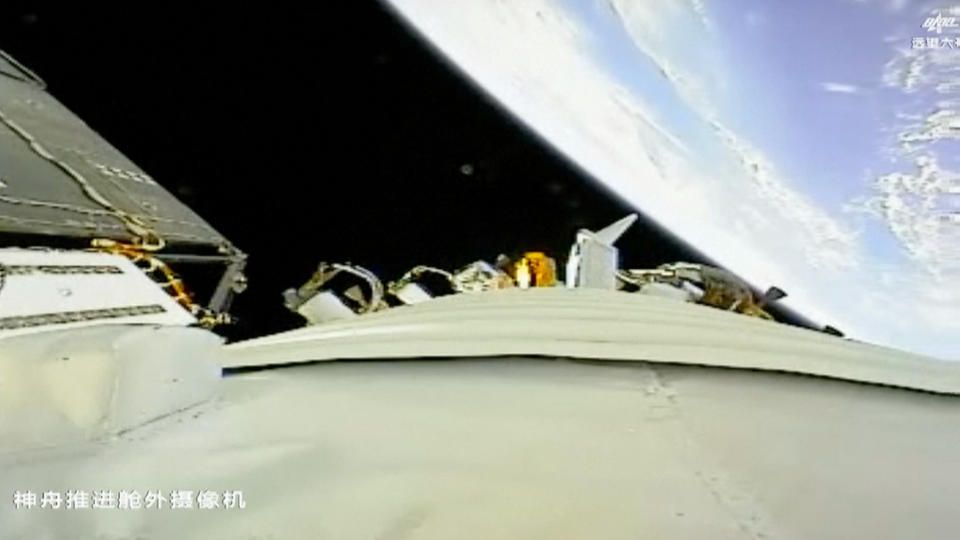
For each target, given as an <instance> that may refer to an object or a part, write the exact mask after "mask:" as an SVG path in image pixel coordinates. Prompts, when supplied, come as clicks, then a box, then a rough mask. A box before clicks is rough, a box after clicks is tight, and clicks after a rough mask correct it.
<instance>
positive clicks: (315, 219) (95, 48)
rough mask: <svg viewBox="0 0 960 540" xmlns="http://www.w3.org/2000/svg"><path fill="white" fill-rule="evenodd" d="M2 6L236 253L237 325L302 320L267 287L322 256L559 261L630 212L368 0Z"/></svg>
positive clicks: (653, 244)
mask: <svg viewBox="0 0 960 540" xmlns="http://www.w3.org/2000/svg"><path fill="white" fill-rule="evenodd" d="M143 5H147V4H143ZM151 5H152V4H151ZM318 6H319V5H318ZM0 13H2V17H0V48H2V49H4V50H6V51H7V52H9V53H10V54H12V55H13V56H15V57H16V58H17V59H19V60H20V61H21V62H23V63H24V64H26V65H27V66H29V67H30V68H31V69H33V70H34V71H36V72H37V73H38V74H39V75H40V76H41V77H43V78H44V79H45V80H46V81H47V83H48V91H49V92H50V93H52V94H53V95H54V96H55V97H57V98H58V99H59V100H60V101H62V102H63V103H64V104H66V105H67V106H68V107H69V108H71V109H72V110H73V111H74V112H75V113H76V114H78V115H79V116H80V117H81V118H83V119H84V120H85V121H86V122H87V123H88V124H89V125H90V126H91V127H92V128H93V129H94V130H96V131H98V132H99V133H100V134H102V135H103V136H104V137H105V138H106V139H107V140H109V141H111V142H112V143H113V144H114V145H115V146H116V147H118V148H119V149H120V150H121V151H122V152H123V153H124V154H126V155H127V156H128V157H130V158H131V159H132V160H133V161H134V162H136V163H137V164H138V165H140V166H141V167H142V168H143V169H144V170H145V171H147V172H148V173H149V174H150V175H151V176H153V177H154V178H156V179H157V180H158V181H159V182H160V183H161V184H163V185H164V186H165V187H167V189H169V190H170V191H171V192H173V193H174V194H175V195H176V196H177V197H178V198H180V199H181V200H182V201H184V202H185V203H186V204H188V205H189V206H191V207H192V208H193V209H194V210H196V211H197V212H198V213H199V214H200V215H201V216H203V217H204V218H205V219H207V220H208V221H209V222H210V223H212V224H213V225H214V226H215V227H216V228H217V229H218V230H220V231H221V232H222V233H223V234H224V235H225V236H227V238H229V239H230V240H231V241H233V242H234V243H235V244H236V245H237V246H238V247H239V248H240V249H241V250H243V251H245V252H247V253H248V254H249V264H248V267H247V275H248V277H249V280H250V287H249V289H248V290H247V292H245V293H244V294H242V295H240V296H239V297H238V298H237V300H236V301H235V303H234V306H233V312H234V313H235V314H236V315H238V316H239V317H240V319H241V322H240V323H239V324H238V325H236V326H235V327H233V328H232V329H228V330H226V333H227V334H228V335H231V336H232V337H235V338H239V337H250V336H253V335H260V334H263V333H266V332H272V331H277V330H281V329H285V328H290V327H294V326H298V325H300V323H301V321H300V320H299V317H297V316H295V315H293V314H291V313H288V312H287V311H286V310H285V309H284V308H283V307H282V305H281V297H280V292H281V291H282V290H283V289H285V288H287V287H290V286H297V285H300V284H301V283H302V282H303V281H305V280H306V279H307V278H308V277H309V276H310V274H311V273H312V272H313V270H314V269H315V266H316V264H317V263H318V262H319V261H320V260H327V261H344V260H348V261H352V262H355V263H358V264H361V265H364V266H367V267H368V268H370V269H371V270H373V271H374V272H376V273H377V274H378V275H380V277H381V278H383V279H384V280H385V281H387V280H390V279H393V278H395V277H398V276H399V275H400V274H401V273H402V272H404V271H406V270H407V269H409V268H410V267H411V266H414V265H416V264H431V265H436V266H440V267H444V268H448V269H453V268H455V267H458V266H460V265H463V264H466V263H468V262H471V261H473V260H477V259H481V258H482V259H486V260H488V261H492V260H493V259H494V258H495V257H496V255H497V254H498V253H501V252H507V253H512V252H518V251H526V250H535V249H539V250H544V251H547V252H548V253H550V254H552V255H553V256H554V257H555V258H557V260H558V262H559V263H560V264H561V266H562V262H563V261H564V260H565V258H566V254H567V251H568V249H569V245H570V243H571V241H572V239H573V237H574V233H575V232H576V230H577V229H579V228H581V227H587V228H598V227H601V226H604V225H606V224H608V223H609V222H612V221H614V220H615V219H618V218H620V217H622V216H623V215H625V214H627V213H629V212H631V211H632V209H631V208H629V207H627V206H626V205H625V204H623V202H622V201H621V200H619V199H618V198H617V197H616V196H614V195H612V194H611V193H609V192H608V191H607V190H605V189H604V188H602V187H601V186H600V185H599V184H598V183H597V182H595V181H593V180H592V179H590V178H589V177H588V176H587V175H585V174H584V173H583V172H582V171H581V170H579V169H577V168H576V167H574V166H572V165H571V164H570V163H569V162H568V161H567V160H565V159H564V158H562V157H560V156H559V155H557V154H556V153H555V152H553V151H552V150H550V149H549V148H548V147H547V146H546V145H545V144H543V143H542V142H541V141H540V140H539V139H538V138H537V137H535V136H533V135H532V134H531V132H530V131H528V130H527V129H526V128H525V127H523V126H522V125H520V124H518V123H517V122H516V121H514V120H513V119H512V118H511V117H510V116H509V115H507V114H506V113H504V112H503V110H501V109H500V108H499V107H497V106H496V105H495V104H493V103H492V102H491V101H490V100H489V99H487V98H486V96H485V95H483V93H482V92H480V91H478V90H477V89H476V88H475V87H474V86H473V85H472V84H471V83H469V82H468V81H467V80H466V79H464V78H463V77H462V76H461V75H460V74H459V73H458V72H456V71H455V70H453V69H451V68H450V66H449V65H448V64H447V63H445V61H443V60H442V59H441V58H440V57H438V56H437V55H436V54H435V53H434V52H433V50H432V49H431V48H430V47H429V46H427V45H426V44H424V43H423V42H422V41H421V40H420V39H419V38H418V37H417V36H416V35H415V34H414V33H413V32H411V31H410V30H409V28H408V27H407V26H406V25H405V24H403V23H401V22H400V21H399V20H398V19H397V18H396V17H395V16H394V15H393V13H392V12H391V11H390V10H389V9H387V8H385V7H384V6H382V5H381V4H380V3H378V2H375V1H372V0H350V1H348V2H337V3H324V4H322V9H321V8H320V7H317V8H314V9H310V8H306V7H303V8H297V9H295V10H291V9H288V8H284V9H279V8H277V9H262V8H261V9H250V8H242V7H240V6H239V5H237V4H233V5H231V6H230V7H229V9H228V8H227V7H224V8H222V9H220V10H216V11H209V12H200V11H196V10H194V11H190V12H181V11H179V10H173V9H172V8H168V9H160V8H153V9H143V8H141V5H140V4H138V5H137V10H136V11H133V10H129V11H127V10H124V11H118V10H114V9H108V8H107V7H99V6H91V5H87V4H86V3H84V5H83V7H82V8H77V7H73V8H64V7H59V6H58V7H56V8H42V9H41V8H37V7H35V6H29V7H15V6H9V5H8V6H6V7H3V8H0ZM464 165H469V166H470V167H472V169H473V172H472V174H469V175H468V174H464V173H463V172H462V170H461V168H462V167H463V166H464ZM618 245H619V246H620V248H621V258H622V265H623V266H626V267H634V268H639V267H646V266H651V265H656V264H660V263H664V262H672V261H676V260H690V261H693V262H709V261H708V260H707V259H706V258H705V257H704V256H703V255H701V254H698V253H696V252H694V251H692V250H690V249H689V247H687V246H685V245H683V244H682V243H681V242H679V241H678V240H677V239H676V238H675V237H672V236H671V235H669V234H667V233H666V232H665V231H663V230H661V229H659V228H658V227H656V226H655V225H654V224H652V223H650V222H640V223H638V225H635V226H634V228H633V229H632V231H631V232H629V233H628V235H626V236H625V237H624V238H623V239H622V240H621V241H620V242H619V243H618Z"/></svg>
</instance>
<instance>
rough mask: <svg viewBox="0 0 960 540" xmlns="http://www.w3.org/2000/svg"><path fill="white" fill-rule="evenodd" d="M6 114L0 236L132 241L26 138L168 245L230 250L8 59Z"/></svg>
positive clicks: (1, 80) (0, 140)
mask: <svg viewBox="0 0 960 540" xmlns="http://www.w3.org/2000/svg"><path fill="white" fill-rule="evenodd" d="M18 74H19V76H18ZM0 113H2V116H3V117H4V119H5V121H4V122H3V123H0V180H2V184H0V197H2V200H0V231H4V232H16V233H33V234H36V233H39V234H49V235H56V236H71V237H109V238H118V239H127V238H129V237H130V234H129V232H128V231H127V230H126V229H125V227H124V224H123V223H122V222H121V221H120V220H118V219H117V218H116V217H114V216H112V215H109V214H108V213H105V212H104V207H103V206H102V205H101V204H98V203H97V202H95V201H93V200H92V199H90V198H89V197H87V196H86V195H85V194H84V192H83V190H82V189H81V187H80V185H79V184H78V183H77V181H76V180H75V179H73V178H71V177H70V175H68V174H67V173H65V172H64V170H63V169H62V168H61V167H59V166H58V165H56V164H55V163H54V162H52V161H51V160H50V159H46V158H44V157H43V156H42V155H41V154H42V151H38V150H37V149H36V148H35V147H32V146H31V144H30V142H29V140H28V139H26V138H25V136H24V133H26V134H28V136H29V137H32V138H33V139H34V140H35V142H36V143H38V144H39V145H40V147H41V148H42V149H43V150H45V151H46V152H48V153H49V154H50V155H51V156H53V158H55V159H56V160H58V161H60V162H62V163H63V164H65V165H67V166H69V167H70V168H72V169H73V170H75V171H76V172H77V173H79V174H80V175H81V176H82V177H83V178H84V179H85V180H86V181H88V182H89V183H90V185H91V186H93V188H94V189H96V190H97V191H98V192H100V193H102V194H103V196H104V197H105V198H106V199H108V200H109V201H110V202H111V203H113V205H115V206H116V207H117V208H119V209H120V210H122V211H124V212H128V213H130V214H132V215H135V216H137V217H139V218H141V219H143V220H144V221H145V222H146V223H147V224H149V225H150V226H152V227H153V228H154V229H156V231H157V232H158V233H160V235H161V236H163V237H164V238H166V239H167V240H168V241H170V242H189V243H201V244H214V245H227V241H226V239H224V238H223V237H222V236H221V235H220V234H219V233H218V232H217V231H216V230H214V229H213V228H212V227H211V226H210V225H209V224H208V223H206V222H205V221H204V220H203V219H202V218H200V217H199V216H198V215H197V214H195V213H194V212H193V211H192V210H190V209H189V208H187V207H186V206H185V205H184V204H183V203H181V202H180V201H178V200H177V199H176V198H175V197H174V196H173V195H171V194H170V193H169V192H168V191H167V190H165V189H164V188H163V187H162V186H160V185H159V184H158V183H157V182H156V181H154V180H153V179H152V178H150V177H149V176H148V175H146V174H145V173H144V172H143V171H142V170H140V169H139V168H138V167H137V166H136V165H135V164H134V163H132V162H131V161H130V160H129V159H127V158H126V157H125V156H123V154H121V153H120V152H119V151H118V150H117V149H116V148H114V147H113V146H111V145H110V144H109V143H107V142H106V141H105V140H104V139H103V138H102V137H100V136H99V135H98V134H97V133H95V132H94V131H93V130H92V129H91V128H90V127H89V126H87V125H86V124H85V123H84V122H83V121H82V120H80V119H79V118H78V117H77V116H76V115H74V114H73V113H71V112H70V111H69V110H68V109H67V108H66V107H64V106H63V105H62V104H61V103H60V102H58V101H57V100H56V99H54V98H53V97H52V96H51V95H50V94H48V93H47V92H46V91H45V90H44V89H43V88H42V87H41V86H40V85H39V84H37V83H36V82H33V81H31V80H30V78H29V76H27V75H25V74H24V73H23V72H21V71H19V70H18V68H17V67H16V66H15V65H13V64H11V63H10V61H9V60H7V59H2V58H0ZM130 121H131V122H136V119H133V118H131V119H130ZM10 122H12V123H13V124H14V125H16V126H17V127H19V128H20V129H21V130H22V132H18V131H17V129H15V128H14V127H13V126H12V125H11V124H10ZM143 129H149V126H143ZM184 129H189V126H184Z"/></svg>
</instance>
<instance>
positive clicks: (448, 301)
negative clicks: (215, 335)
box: [224, 288, 960, 394]
mask: <svg viewBox="0 0 960 540" xmlns="http://www.w3.org/2000/svg"><path fill="white" fill-rule="evenodd" d="M503 355H544V356H561V357H575V358H590V359H608V360H637V361H649V362H665V363H677V364H701V365H709V366H724V367H732V368H747V369H760V370H770V371H786V372H794V373H803V374H810V375H819V376H826V377H834V378H838V379H847V380H853V381H861V382H869V383H878V384H887V385H892V386H899V387H905V388H914V389H919V390H927V391H931V392H940V393H949V394H960V364H958V363H955V362H948V361H944V360H937V359H934V358H928V357H923V356H918V355H913V354H908V353H905V352H900V351H896V350H892V349H887V348H883V347H878V346H873V345H868V344H863V343H857V342H853V341H850V340H846V339H840V338H836V337H834V336H830V335H826V334H822V333H820V332H815V331H810V330H805V329H801V328H794V327H790V326H785V325H781V324H777V323H772V322H768V321H763V320H759V319H754V318H750V317H746V316H743V315H738V314H733V313H726V312H723V311H720V310H716V309H712V308H708V307H703V306H698V305H692V304H685V303H681V302H676V301H672V300H667V299H662V298H656V297H649V296H642V295H635V294H629V293H623V292H614V291H603V290H592V289H564V288H553V289H530V290H504V291H495V292H489V293H483V294H474V295H456V296H448V297H443V298H438V299H436V300H433V301H430V302H425V303H423V304H418V305H415V306H405V307H399V308H394V309H390V310H387V311H383V312H379V313H374V314H369V315H364V316H362V317H357V318H356V319H351V320H348V321H343V322H335V323H329V324H323V325H319V326H312V327H306V328H302V329H298V330H293V331H289V332H284V333H280V334H275V335H272V336H266V337H263V338H258V339H253V340H249V341H244V342H240V343H235V344H232V345H229V346H227V354H226V355H225V364H224V367H241V366H258V365H270V364H282V363H295V362H308V361H316V360H336V359H360V358H364V359H366V358H424V357H460V356H464V357H466V356H469V357H478V356H503Z"/></svg>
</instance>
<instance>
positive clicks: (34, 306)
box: [0, 248, 196, 339]
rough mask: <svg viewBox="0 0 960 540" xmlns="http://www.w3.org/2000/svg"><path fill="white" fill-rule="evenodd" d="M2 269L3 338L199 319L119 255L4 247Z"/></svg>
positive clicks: (0, 307)
mask: <svg viewBox="0 0 960 540" xmlns="http://www.w3.org/2000/svg"><path fill="white" fill-rule="evenodd" d="M0 275H2V279H0V339H2V338H6V337H10V336H15V335H23V334H32V333H37V332H44V331H49V330H61V329H66V328H77V327H85V326H94V325H100V324H118V323H136V324H164V325H177V326H186V325H190V324H193V323H196V319H195V318H194V317H193V315H191V314H190V313H189V312H188V311H187V310H185V309H184V308H183V307H181V306H180V305H179V304H177V302H176V301H174V299H173V298H171V297H170V295H168V294H167V293H166V292H165V291H164V290H163V288H162V287H161V286H160V285H159V284H157V283H156V282H154V281H153V280H152V279H150V278H149V277H148V276H147V275H145V274H144V273H143V272H142V271H141V270H140V269H139V268H137V267H136V265H134V264H133V263H132V262H130V261H129V260H128V259H126V258H124V257H121V256H119V255H110V254H105V253H96V252H86V251H55V250H40V249H19V248H6V249H0Z"/></svg>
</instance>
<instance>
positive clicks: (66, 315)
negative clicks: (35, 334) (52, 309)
mask: <svg viewBox="0 0 960 540" xmlns="http://www.w3.org/2000/svg"><path fill="white" fill-rule="evenodd" d="M166 311H167V310H166V309H165V308H164V307H163V306H161V305H159V304H150V305H143V306H127V307H116V308H105V309H87V310H82V311H62V312H59V313H41V314H37V315H22V316H18V317H3V318H0V330H16V329H19V328H31V327H35V326H48V325H55V324H68V323H76V322H87V321H95V320H98V319H117V318H120V317H136V316H138V315H156V314H158V313H164V312H166Z"/></svg>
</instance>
